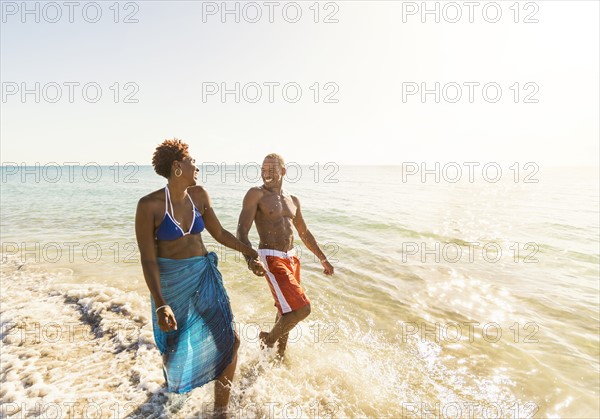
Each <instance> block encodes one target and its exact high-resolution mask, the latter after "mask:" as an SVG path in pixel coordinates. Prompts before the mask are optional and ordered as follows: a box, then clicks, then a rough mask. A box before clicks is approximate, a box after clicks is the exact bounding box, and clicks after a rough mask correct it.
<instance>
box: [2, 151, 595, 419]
mask: <svg viewBox="0 0 600 419" xmlns="http://www.w3.org/2000/svg"><path fill="white" fill-rule="evenodd" d="M199 167H200V169H201V171H200V176H199V180H198V183H199V184H201V185H203V186H204V187H205V188H206V189H207V191H208V193H209V195H210V197H211V199H212V203H213V208H214V210H215V213H216V215H217V217H218V218H219V220H220V222H221V224H222V225H223V227H224V228H225V229H227V230H229V231H230V232H232V233H234V234H235V229H236V226H237V220H238V216H239V212H240V209H241V205H242V200H243V198H244V195H245V193H246V191H247V190H248V189H249V188H250V187H253V186H259V185H260V184H261V180H260V176H259V173H260V172H259V168H258V166H257V165H256V164H255V163H247V164H236V165H225V164H224V163H223V164H218V163H202V164H199ZM0 170H1V172H0V173H1V176H2V183H1V191H0V192H1V193H0V195H1V197H0V199H1V213H0V215H1V224H0V230H1V245H2V252H1V265H0V266H1V289H0V291H1V300H0V337H1V354H2V355H1V359H0V363H1V372H0V375H1V382H2V385H1V388H0V400H1V408H0V409H1V411H0V415H1V416H2V417H6V418H21V417H43V418H63V417H69V418H199V417H210V415H211V414H212V413H211V412H212V402H213V384H212V383H209V384H207V385H205V386H204V387H201V388H196V389H194V390H193V391H192V392H190V393H187V394H182V395H178V394H171V393H168V392H166V389H165V382H164V376H163V371H162V366H161V357H160V354H159V352H158V350H157V348H156V345H155V342H154V337H153V334H152V320H151V308H150V293H149V290H148V288H147V285H146V283H145V280H144V277H143V275H142V269H141V265H140V260H139V252H138V248H137V244H136V239H135V232H134V216H135V209H136V204H137V202H138V200H139V198H141V197H142V196H144V195H146V194H148V193H150V192H152V191H155V190H157V189H159V188H162V187H164V186H165V185H166V180H165V179H164V178H162V177H160V176H158V175H157V174H156V173H154V171H153V169H152V167H151V166H143V165H137V164H134V163H127V164H114V165H112V166H111V165H105V166H100V165H98V164H96V163H86V164H83V163H82V164H72V163H69V164H67V163H65V164H59V163H49V164H45V165H37V166H25V165H24V164H17V163H13V164H5V165H4V166H2V168H1V169H0ZM599 178H600V176H599V172H598V168H597V167H544V166H539V165H538V164H536V163H533V162H514V163H510V164H499V163H493V162H463V163H457V162H449V163H435V164H434V163H430V164H424V163H419V162H407V163H403V164H402V165H398V166H350V165H338V164H336V163H334V162H326V163H315V164H313V165H297V164H291V165H289V167H288V173H287V175H286V178H285V180H284V190H285V191H286V192H288V193H291V194H293V195H296V196H297V197H298V198H299V199H300V202H301V206H302V212H303V215H304V218H305V220H306V222H307V225H308V227H309V229H310V231H311V232H312V233H313V235H314V236H315V237H316V239H317V241H318V243H319V245H320V247H321V248H322V250H323V251H324V252H325V254H326V255H327V257H328V259H329V260H330V261H331V263H332V265H333V266H334V268H335V274H334V275H332V276H326V275H324V274H323V269H322V267H321V265H320V263H319V261H318V259H317V258H316V257H315V256H314V255H313V254H312V253H311V252H310V251H309V250H308V249H307V248H306V246H305V245H304V244H303V243H302V242H301V241H300V239H299V238H298V236H297V235H296V248H297V251H298V254H299V255H300V260H301V266H302V284H303V287H304V289H305V291H306V294H307V296H308V297H309V298H310V300H311V302H312V313H311V315H310V316H309V317H308V318H307V319H306V320H305V321H303V322H302V323H301V324H300V325H299V326H298V327H296V329H294V330H293V331H292V332H290V337H289V344H288V348H287V352H286V357H285V358H284V359H283V360H282V361H280V360H277V358H276V357H275V356H274V353H273V352H272V351H271V350H261V349H260V346H259V342H258V333H259V331H261V330H268V329H269V328H270V327H271V326H272V324H273V322H274V319H275V314H276V312H275V307H274V302H273V299H272V296H271V294H270V291H269V288H268V285H267V282H266V280H265V279H264V278H262V277H257V276H254V275H253V274H252V273H251V272H250V271H249V270H248V269H247V267H246V264H245V263H244V261H243V259H242V258H241V257H240V255H239V254H237V253H236V252H235V251H233V250H230V249H227V248H223V246H221V245H219V244H218V243H217V242H216V241H215V240H214V239H213V238H212V237H211V236H210V234H209V233H208V232H206V231H204V232H203V233H202V236H203V240H204V241H205V243H206V245H207V247H208V249H209V251H214V252H215V253H216V254H217V256H218V259H219V265H218V268H219V270H220V271H221V273H222V276H223V280H224V284H225V287H226V289H227V292H228V294H229V297H230V299H231V305H232V310H233V313H234V316H235V327H236V330H237V332H238V334H239V336H240V338H241V346H240V350H239V357H238V367H237V370H236V374H235V378H234V382H233V386H232V393H231V401H230V416H231V417H234V418H247V417H249V418H317V417H318V418H334V417H335V418H338V417H339V418H359V417H360V418H362V417H369V418H480V417H485V418H597V417H600V406H599V399H600V397H599V391H600V388H599V387H600V385H599V383H600V370H599V358H600V349H599V331H600V323H599V321H600V320H599V311H600V310H599V304H600V302H599V297H600V292H599V283H600V281H599V280H600V276H599V275H600V269H599V267H600V248H599V246H600V245H599V243H600V240H599V237H600V227H599V224H600V207H599V193H600V188H599ZM250 239H251V241H252V242H253V243H254V244H255V245H256V244H257V242H258V236H257V234H256V229H255V227H253V228H252V231H251V235H250Z"/></svg>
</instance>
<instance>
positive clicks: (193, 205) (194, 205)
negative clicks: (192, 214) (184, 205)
mask: <svg viewBox="0 0 600 419" xmlns="http://www.w3.org/2000/svg"><path fill="white" fill-rule="evenodd" d="M187 196H188V198H190V202H191V203H192V211H194V210H195V209H196V204H194V201H192V197H191V196H190V194H189V193H188V194H187Z"/></svg>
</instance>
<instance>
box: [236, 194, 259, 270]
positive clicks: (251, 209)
mask: <svg viewBox="0 0 600 419" xmlns="http://www.w3.org/2000/svg"><path fill="white" fill-rule="evenodd" d="M261 196H262V193H261V192H260V190H258V189H256V188H251V189H250V190H249V191H248V192H247V193H246V196H245V197H244V201H243V203H242V211H241V212H240V218H239V220H238V226H237V231H236V236H237V238H238V240H239V241H241V242H242V243H245V244H246V245H248V246H252V243H250V239H248V233H249V232H250V228H251V227H252V224H253V223H254V217H256V212H257V211H258V202H259V201H260V198H261ZM246 262H248V268H249V269H250V270H252V272H254V274H256V275H259V276H262V275H264V273H265V271H264V268H263V267H262V265H261V264H257V263H255V262H254V261H253V260H252V259H251V258H248V257H247V258H246Z"/></svg>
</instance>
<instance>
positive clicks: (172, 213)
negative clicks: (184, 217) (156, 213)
mask: <svg viewBox="0 0 600 419" xmlns="http://www.w3.org/2000/svg"><path fill="white" fill-rule="evenodd" d="M165 189H166V190H167V193H166V194H165V212H167V200H168V201H169V205H170V206H171V216H172V217H173V219H175V211H173V203H172V202H171V194H170V193H169V188H168V186H165Z"/></svg>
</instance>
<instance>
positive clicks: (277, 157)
mask: <svg viewBox="0 0 600 419" xmlns="http://www.w3.org/2000/svg"><path fill="white" fill-rule="evenodd" d="M266 159H273V160H277V161H278V162H279V164H280V166H281V167H282V168H285V161H284V160H283V157H281V156H280V155H279V154H277V153H270V154H267V155H266V156H265V158H264V160H266Z"/></svg>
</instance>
